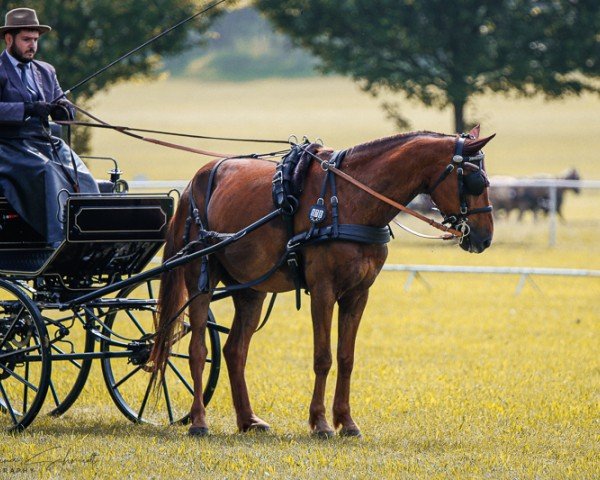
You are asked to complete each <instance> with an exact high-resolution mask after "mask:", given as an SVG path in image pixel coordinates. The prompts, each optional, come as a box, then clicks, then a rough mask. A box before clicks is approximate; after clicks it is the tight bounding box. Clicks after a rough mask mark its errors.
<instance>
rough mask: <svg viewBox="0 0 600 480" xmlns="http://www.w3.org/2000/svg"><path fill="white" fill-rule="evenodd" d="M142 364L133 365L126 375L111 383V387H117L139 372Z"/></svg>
mask: <svg viewBox="0 0 600 480" xmlns="http://www.w3.org/2000/svg"><path fill="white" fill-rule="evenodd" d="M142 367H143V365H138V366H137V367H135V368H134V369H133V370H132V371H131V372H129V373H128V374H127V375H125V376H124V377H123V378H122V379H121V380H119V381H118V382H117V383H115V384H113V385H111V388H113V389H114V388H119V387H120V386H121V385H123V384H124V383H125V382H126V381H127V380H129V379H130V378H131V377H133V376H134V375H135V374H136V373H137V372H139V371H140V370H141V369H142Z"/></svg>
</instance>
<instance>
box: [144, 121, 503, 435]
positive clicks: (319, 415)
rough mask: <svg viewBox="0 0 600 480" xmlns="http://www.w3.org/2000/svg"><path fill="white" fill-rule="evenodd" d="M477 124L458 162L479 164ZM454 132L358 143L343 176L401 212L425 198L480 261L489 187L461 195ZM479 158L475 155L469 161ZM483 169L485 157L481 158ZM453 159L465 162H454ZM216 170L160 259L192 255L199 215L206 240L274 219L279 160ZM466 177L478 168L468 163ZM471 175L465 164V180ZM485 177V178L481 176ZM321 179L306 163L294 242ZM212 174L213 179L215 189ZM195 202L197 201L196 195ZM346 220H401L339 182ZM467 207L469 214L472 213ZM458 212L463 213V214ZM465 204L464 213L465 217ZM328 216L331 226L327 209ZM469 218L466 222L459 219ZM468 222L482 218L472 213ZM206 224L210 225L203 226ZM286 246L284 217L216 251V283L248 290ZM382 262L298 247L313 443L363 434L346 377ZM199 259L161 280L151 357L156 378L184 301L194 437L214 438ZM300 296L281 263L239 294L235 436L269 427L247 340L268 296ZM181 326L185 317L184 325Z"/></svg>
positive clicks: (375, 249)
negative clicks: (206, 390) (309, 341)
mask: <svg viewBox="0 0 600 480" xmlns="http://www.w3.org/2000/svg"><path fill="white" fill-rule="evenodd" d="M478 137H479V127H476V128H475V129H473V130H472V131H471V132H470V135H469V137H468V138H466V139H465V138H464V137H463V139H462V140H460V142H461V149H462V152H461V153H462V155H464V156H470V155H477V153H478V152H479V151H480V150H481V149H482V148H483V146H484V145H485V144H486V143H487V142H488V141H489V140H490V139H491V138H492V137H493V136H491V137H487V138H483V139H478ZM459 139H460V137H458V136H457V135H443V134H438V133H433V132H416V133H408V134H401V135H396V136H392V137H388V138H383V139H380V140H375V141H372V142H370V143H365V144H362V145H358V146H355V147H353V148H351V149H349V150H348V151H347V154H346V156H345V159H344V160H343V162H342V164H341V166H340V167H339V169H340V170H341V171H343V172H344V173H346V174H348V175H350V176H351V177H353V178H354V179H356V180H358V181H360V182H362V183H363V184H365V185H368V186H369V187H371V188H372V189H373V190H375V191H377V192H379V193H380V194H383V195H385V196H387V197H389V198H390V199H393V200H394V201H396V202H399V203H401V204H403V205H406V204H408V203H409V202H410V201H411V200H412V199H413V198H414V197H415V196H416V195H417V194H419V193H430V194H431V197H432V199H433V201H434V202H435V203H436V205H437V206H438V208H439V209H440V212H442V214H446V215H447V217H448V218H450V220H449V223H452V224H453V226H455V227H458V228H460V226H459V225H458V222H459V220H460V221H461V222H462V228H463V231H464V232H465V236H464V237H463V238H462V239H461V242H460V246H461V247H462V248H463V249H464V250H466V251H469V252H475V253H480V252H482V251H483V250H485V249H486V248H487V247H488V246H489V245H490V243H491V240H492V234H493V221H492V215H491V213H490V211H491V207H490V205H489V200H488V192H487V190H488V189H487V188H485V187H487V186H488V185H489V184H488V183H487V180H485V184H484V185H482V186H481V188H480V191H478V192H476V193H475V194H468V192H469V190H468V188H467V194H466V195H465V194H464V193H461V192H463V189H461V188H460V184H461V178H460V177H458V176H457V170H460V169H459V168H454V169H449V168H447V167H448V166H449V164H451V163H452V162H454V161H456V160H457V157H454V155H455V154H456V153H457V150H456V149H457V144H458V143H459ZM314 154H315V155H316V157H318V158H319V159H325V160H327V159H329V158H330V157H331V155H332V150H330V149H328V148H325V147H321V146H318V148H317V147H315V149H314ZM472 158H473V157H472ZM478 158H479V160H481V156H479V157H478ZM458 159H459V160H458V161H461V158H460V157H458ZM214 165H215V162H212V163H210V164H208V165H206V166H205V167H203V168H201V169H200V170H199V171H198V172H197V173H196V175H195V176H194V178H193V179H192V181H191V182H190V184H189V185H188V187H187V188H186V189H185V191H184V192H183V194H182V196H181V201H180V202H179V205H178V207H177V210H176V213H175V215H174V217H173V219H172V221H171V224H170V226H169V232H168V235H167V237H168V238H167V242H166V245H165V252H164V256H165V259H167V258H170V257H171V256H173V255H174V254H175V253H176V252H178V251H180V250H181V249H182V248H183V247H184V246H185V240H184V237H185V236H186V235H185V232H186V230H187V231H189V233H190V236H191V237H192V238H196V236H197V235H198V227H197V225H196V224H195V223H194V222H192V224H191V228H190V224H189V222H188V226H187V227H186V220H187V218H188V216H189V215H190V205H192V210H193V208H194V207H196V208H197V210H198V212H199V213H200V218H201V220H202V224H203V225H205V226H206V225H208V226H209V228H210V230H211V231H216V232H237V231H239V230H242V229H244V228H245V227H246V226H247V225H249V224H250V223H251V222H254V221H255V220H257V219H259V218H261V217H263V216H264V215H266V214H268V213H269V212H271V211H273V210H274V206H273V198H272V180H273V175H274V173H275V163H273V162H269V161H265V160H257V159H235V160H232V161H226V162H223V163H222V164H221V165H220V167H219V168H218V170H217V171H216V172H215V173H213V174H212V175H211V170H212V169H213V167H214ZM469 165H470V166H471V169H472V168H473V167H474V165H473V164H472V163H471V164H469ZM467 170H468V167H467V166H465V167H464V171H465V172H466V171H467ZM478 171H479V173H480V175H482V177H483V178H485V173H483V170H482V169H481V170H478ZM325 175H326V173H325V171H324V169H323V168H322V166H321V165H320V164H319V162H318V161H313V162H312V164H310V166H309V168H308V171H307V174H306V178H305V180H304V190H303V192H302V193H301V195H300V198H299V206H298V210H297V212H296V214H295V216H294V218H293V227H294V233H298V232H304V231H307V230H309V228H310V227H311V223H310V222H309V218H308V214H309V211H310V208H311V205H314V203H315V200H316V199H317V198H318V197H319V196H320V190H321V188H322V185H323V179H324V176H325ZM209 177H210V180H209ZM209 182H210V184H211V192H212V193H211V196H210V200H209V204H208V206H207V205H206V204H205V198H206V194H207V187H208V185H209ZM191 195H193V202H190V196H191ZM337 198H338V199H339V223H340V224H355V225H366V226H371V227H385V226H387V225H388V223H389V222H390V221H391V220H392V219H393V218H394V217H395V216H396V215H397V214H398V209H397V208H394V207H392V206H390V205H388V204H385V203H383V202H382V201H380V200H378V199H377V198H375V197H373V196H372V195H369V194H368V193H366V192H365V191H363V190H360V189H358V188H357V187H356V186H355V185H353V184H351V183H349V182H347V181H346V180H344V179H340V178H338V179H337ZM465 203H466V205H465ZM461 207H462V208H461ZM465 207H468V208H465ZM328 208H329V212H328V216H327V218H331V216H330V215H331V206H330V205H329V206H328ZM461 210H462V214H461V215H459V214H458V212H459V211H461ZM472 213H477V214H476V215H475V214H472ZM206 217H208V218H206ZM288 239H289V232H288V228H286V225H285V223H284V221H283V220H282V219H281V217H280V216H278V217H276V218H274V219H273V220H271V221H269V222H268V223H266V224H265V225H264V226H262V227H260V228H258V229H256V230H254V231H253V232H252V233H249V234H248V235H245V236H242V237H241V238H240V239H239V240H238V241H236V242H233V243H231V244H229V245H228V246H227V247H226V248H224V249H222V250H220V251H218V252H216V253H213V254H211V255H210V257H209V258H208V270H209V272H210V276H209V278H210V281H209V284H210V287H211V288H214V287H215V286H216V284H217V283H218V282H223V283H224V284H225V285H231V284H241V283H244V282H249V281H251V280H253V279H257V278H260V277H261V275H263V274H265V273H266V272H268V271H269V270H270V269H272V268H273V266H274V265H276V264H277V262H278V260H279V259H280V258H281V256H282V254H283V252H284V250H285V246H286V243H287V242H288ZM386 256H387V247H386V245H385V244H381V243H380V244H367V243H355V242H351V241H329V242H322V243H318V244H313V245H308V246H305V247H304V248H303V249H302V264H303V265H302V266H303V271H304V279H305V286H306V288H307V289H308V290H309V291H310V303H311V314H312V324H313V335H314V372H315V383H314V391H313V396H312V401H311V403H310V409H309V425H310V428H311V431H312V433H313V434H316V435H318V436H331V435H333V434H334V433H335V430H334V428H336V429H337V428H339V429H340V430H339V434H340V435H348V436H360V430H359V427H358V426H357V424H356V423H355V421H354V420H353V418H352V416H351V414H350V377H351V373H352V368H353V363H354V345H355V339H356V334H357V331H358V326H359V323H360V320H361V316H362V314H363V310H364V308H365V306H366V303H367V298H368V295H369V288H370V287H371V285H372V284H373V282H374V281H375V278H376V277H377V275H378V274H379V272H380V270H381V268H382V267H383V264H384V262H385V259H386ZM200 269H201V262H200V261H199V260H198V261H193V262H190V263H188V264H186V265H184V266H182V267H179V268H177V269H174V270H171V271H168V272H167V273H165V274H163V276H162V278H161V289H160V294H159V310H160V315H159V319H158V322H157V325H156V331H157V336H156V338H155V344H154V348H153V351H152V354H151V357H150V359H151V364H152V365H153V368H154V370H155V371H159V372H162V371H163V370H164V366H165V363H166V360H167V357H168V355H169V351H170V348H171V344H172V342H173V340H172V339H173V338H174V331H175V326H176V325H175V324H176V322H174V321H173V320H174V319H175V317H176V316H177V314H178V313H180V309H181V308H182V306H183V305H184V304H185V302H186V300H187V299H189V298H192V296H195V298H194V299H193V300H192V301H191V302H190V304H189V322H190V325H191V331H192V334H191V339H190V347H189V354H190V359H189V363H190V369H191V373H192V378H193V382H194V400H193V404H192V407H191V427H190V429H189V433H190V434H191V435H205V434H206V433H207V432H208V426H207V421H206V413H205V408H204V405H203V401H202V388H203V386H202V372H203V369H204V364H205V359H206V356H207V348H206V346H205V332H206V323H207V314H208V308H209V304H210V301H211V294H210V293H206V294H204V293H202V294H200V293H199V286H198V284H199V281H198V279H199V275H200ZM293 289H294V281H293V275H292V273H291V272H290V270H289V268H288V265H287V264H286V263H283V264H282V266H281V268H279V269H277V270H276V271H275V272H274V273H273V274H272V275H270V276H269V277H268V278H267V279H265V280H264V281H262V283H259V284H257V285H254V286H253V287H252V288H247V289H240V290H237V291H234V292H233V295H232V298H233V303H234V306H235V315H234V319H233V323H232V327H231V331H230V333H229V336H228V338H227V341H226V343H225V346H224V349H223V352H224V356H225V360H226V362H227V368H228V371H229V377H230V381H231V392H232V396H233V404H234V407H235V411H236V416H237V427H238V428H239V430H240V431H248V430H267V429H268V428H269V425H267V423H265V422H264V421H263V420H261V419H260V418H259V417H258V416H257V415H256V414H255V413H254V411H253V409H252V406H251V404H250V398H249V395H248V389H247V386H246V380H245V372H244V370H245V364H246V358H247V355H248V348H249V345H250V340H251V339H252V335H253V333H254V332H255V330H256V328H257V325H258V323H259V319H260V314H261V308H262V305H263V301H264V299H265V296H266V294H267V292H285V291H290V290H293ZM336 302H337V304H338V307H339V316H338V322H339V333H338V335H339V338H338V349H337V363H338V375H337V384H336V389H335V398H334V401H333V428H332V427H331V426H330V423H329V422H328V420H327V419H326V411H325V398H324V397H325V384H326V380H327V375H328V372H329V370H330V368H331V365H332V354H331V345H330V343H331V325H332V313H333V309H334V304H335V303H336ZM179 320H181V319H179Z"/></svg>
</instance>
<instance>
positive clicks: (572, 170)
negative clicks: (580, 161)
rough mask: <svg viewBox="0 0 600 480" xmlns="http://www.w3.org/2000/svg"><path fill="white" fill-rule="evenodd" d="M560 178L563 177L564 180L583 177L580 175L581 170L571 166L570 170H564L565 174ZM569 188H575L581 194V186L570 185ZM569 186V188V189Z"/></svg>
mask: <svg viewBox="0 0 600 480" xmlns="http://www.w3.org/2000/svg"><path fill="white" fill-rule="evenodd" d="M558 178H561V179H563V180H581V177H580V176H579V172H578V171H577V170H576V169H575V168H569V169H568V170H566V171H565V172H563V174H562V175H560V176H559V177H558ZM569 188H570V189H571V190H573V191H574V192H575V193H576V194H579V187H578V186H575V187H569ZM569 188H567V190H568V189H569Z"/></svg>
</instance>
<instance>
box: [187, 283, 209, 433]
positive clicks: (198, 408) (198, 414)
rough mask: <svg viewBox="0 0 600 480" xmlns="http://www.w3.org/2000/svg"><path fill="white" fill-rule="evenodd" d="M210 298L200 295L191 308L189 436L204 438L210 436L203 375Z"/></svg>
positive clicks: (206, 350) (206, 351)
mask: <svg viewBox="0 0 600 480" xmlns="http://www.w3.org/2000/svg"><path fill="white" fill-rule="evenodd" d="M209 303H210V301H209V298H208V296H207V295H200V296H199V297H198V298H196V299H195V300H194V301H193V302H192V303H191V304H190V307H189V314H190V327H191V332H192V334H191V338H190V346H189V354H190V358H189V365H190V372H191V375H192V380H193V382H194V401H193V402H192V408H191V410H190V417H191V421H192V424H191V426H190V428H189V434H190V435H195V436H204V435H206V434H208V425H207V423H206V410H205V408H204V401H203V398H202V396H203V393H202V392H203V385H202V373H203V371H204V364H205V362H206V356H207V353H208V349H207V348H206V322H207V319H208V306H209Z"/></svg>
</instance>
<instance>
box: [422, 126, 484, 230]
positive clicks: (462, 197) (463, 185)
mask: <svg viewBox="0 0 600 480" xmlns="http://www.w3.org/2000/svg"><path fill="white" fill-rule="evenodd" d="M467 138H473V137H471V136H470V135H468V134H466V133H463V134H461V135H460V137H458V139H457V140H456V144H455V146H454V155H453V156H452V160H451V161H450V163H449V164H448V166H447V167H446V168H445V169H444V171H443V172H442V174H441V175H440V176H439V178H438V179H437V181H436V182H435V184H434V185H433V187H432V188H431V189H430V190H429V192H427V193H428V194H429V195H431V194H432V193H433V192H434V191H435V189H436V188H437V187H438V186H439V185H440V183H442V182H443V181H444V180H445V179H446V178H447V177H448V175H450V173H452V171H453V170H454V169H456V174H457V178H458V198H459V201H460V210H459V212H458V213H450V214H444V213H443V212H442V215H444V220H443V221H442V223H443V224H445V225H446V224H447V225H450V226H452V227H453V228H456V229H457V230H459V231H460V232H462V234H463V236H462V237H461V240H462V239H463V238H465V237H467V236H468V235H469V233H470V227H469V225H468V224H467V219H468V218H469V215H475V214H478V213H489V212H491V211H492V206H491V205H488V206H487V207H481V208H472V209H469V205H468V203H467V195H472V196H476V197H477V196H479V195H481V194H482V193H483V192H484V191H485V189H486V187H489V185H490V182H489V180H488V179H487V175H486V174H485V164H484V158H485V155H484V154H483V152H481V151H479V152H478V153H477V155H473V156H465V155H463V153H462V152H463V149H464V145H465V140H466V139H467ZM465 167H469V168H471V169H474V170H473V171H471V172H469V173H466V174H465Z"/></svg>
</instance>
